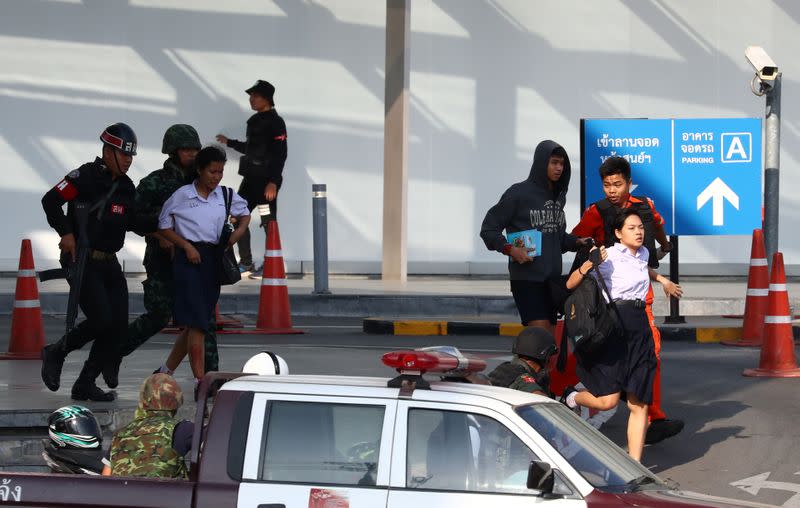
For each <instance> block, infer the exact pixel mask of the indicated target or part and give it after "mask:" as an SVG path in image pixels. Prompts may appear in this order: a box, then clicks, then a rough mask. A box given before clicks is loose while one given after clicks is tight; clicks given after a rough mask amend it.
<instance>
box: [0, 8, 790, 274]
mask: <svg viewBox="0 0 800 508" xmlns="http://www.w3.org/2000/svg"><path fill="white" fill-rule="evenodd" d="M377 4H380V2H376V3H374V4H373V3H370V4H369V6H366V5H365V4H360V3H359V2H357V1H356V0H353V1H352V2H350V3H348V2H337V3H335V4H334V3H331V5H330V6H328V5H326V4H324V3H323V2H296V1H292V0H274V1H273V2H271V3H265V4H264V12H263V13H261V12H253V11H254V9H253V7H252V4H250V3H247V2H241V3H237V2H233V4H232V6H222V7H217V6H214V5H213V4H212V2H210V1H209V0H198V1H197V2H194V3H193V4H192V8H191V9H189V8H184V7H182V5H183V4H181V3H179V2H174V1H169V0H163V1H158V0H128V1H126V0H113V1H102V2H101V1H98V0H84V1H82V2H81V1H76V2H62V1H48V0H8V1H7V2H6V3H5V4H4V12H5V13H9V14H12V15H6V16H3V17H2V18H0V33H1V34H3V35H2V37H0V48H3V49H4V51H3V52H2V53H0V63H2V64H3V65H2V68H6V69H14V70H15V71H14V74H13V75H8V76H10V77H8V78H5V79H4V78H2V76H3V74H2V73H0V107H2V110H3V112H4V114H5V117H6V118H20V119H23V118H24V119H25V121H24V122H23V121H19V122H17V123H15V124H14V125H8V124H5V125H4V126H3V131H2V140H0V153H3V152H7V153H8V154H10V155H11V154H13V155H18V156H19V157H20V158H21V159H22V162H21V163H22V164H25V165H27V166H28V167H29V168H32V171H33V172H34V173H33V174H30V175H28V176H26V177H24V178H26V179H28V180H30V181H31V182H36V183H32V184H28V183H25V182H22V183H20V182H10V183H7V184H6V185H5V186H4V187H0V195H2V197H3V201H4V202H6V203H8V205H7V206H8V207H9V208H7V209H13V210H26V211H27V210H30V213H26V214H21V215H20V218H19V221H18V222H17V223H15V225H14V228H16V229H18V230H21V231H45V230H47V229H48V228H47V225H46V223H45V220H44V216H43V214H42V213H41V209H40V207H39V206H38V200H39V199H40V197H41V194H42V193H43V192H44V191H45V190H46V187H47V186H49V185H52V184H54V183H55V182H57V181H58V179H60V178H61V177H62V176H63V175H64V174H65V173H66V172H67V171H69V170H70V169H72V167H74V166H76V165H77V164H79V163H81V162H84V161H88V160H91V159H92V158H93V157H94V155H95V154H96V153H97V152H98V151H99V142H98V141H97V134H99V132H100V131H101V130H102V128H103V127H104V126H105V125H108V124H110V123H113V122H115V121H126V122H128V123H130V124H131V125H132V126H133V127H134V128H135V129H136V131H137V134H138V135H139V141H140V147H141V155H140V156H139V157H138V158H137V160H136V161H135V162H134V168H135V171H134V173H135V175H136V176H139V177H141V176H143V175H144V174H146V173H147V172H149V171H150V170H153V169H156V168H158V167H160V166H161V162H162V159H163V157H162V156H161V155H160V154H159V153H158V152H159V150H158V149H159V148H160V143H161V136H162V135H163V132H164V130H165V129H166V127H168V126H169V125H171V124H173V123H176V122H181V123H190V124H193V125H195V126H196V127H197V128H198V131H199V132H200V134H201V138H202V139H203V141H204V142H210V141H211V140H212V139H213V136H214V134H216V133H217V132H220V131H224V132H226V134H228V135H230V136H231V137H236V138H240V139H241V138H243V136H244V122H245V120H246V118H247V117H248V115H249V113H250V112H249V110H248V109H247V108H248V105H247V101H246V96H245V95H244V93H243V89H244V88H246V87H247V86H248V85H249V84H251V83H252V81H254V79H256V78H265V79H269V80H271V81H273V83H275V84H276V86H277V88H278V90H277V93H276V103H277V109H278V111H279V112H280V113H281V115H282V116H284V118H285V119H286V122H287V126H288V131H289V159H288V161H287V165H286V170H285V171H286V172H285V175H286V178H285V182H286V184H285V186H284V188H283V189H282V193H281V222H282V240H283V244H284V251H285V253H286V256H287V258H291V259H310V258H311V251H312V240H311V235H310V234H309V233H310V228H311V206H310V199H309V192H310V184H311V183H327V184H328V186H329V191H330V193H331V194H334V193H335V192H337V190H338V191H339V192H340V196H347V198H346V199H340V201H339V203H334V202H333V200H329V206H330V207H331V217H330V219H329V222H328V224H329V229H330V231H329V234H330V238H331V245H330V255H331V259H332V260H337V259H338V260H353V259H373V260H379V259H380V255H381V253H380V243H381V234H380V215H381V214H380V210H382V205H381V203H382V196H381V192H382V187H381V186H380V182H381V179H382V167H383V161H382V152H383V146H382V132H383V123H382V122H383V93H384V81H383V68H384V53H383V49H384V42H385V41H384V30H383V27H382V23H383V21H384V19H385V6H384V5H383V4H380V7H379V8H376V7H375V5H377ZM166 6H176V7H166ZM512 7H513V4H510V3H507V2H500V1H494V0H486V1H481V2H471V3H468V4H465V3H463V2H458V1H456V0H430V1H429V2H428V3H425V2H415V3H414V4H413V8H415V9H417V10H416V14H412V18H414V16H415V15H417V16H425V15H426V12H425V9H429V13H432V12H433V11H434V10H436V11H437V12H439V13H441V15H443V16H445V17H447V18H449V19H450V20H451V21H452V22H453V23H455V24H457V25H459V26H460V27H462V28H463V31H464V32H465V35H464V34H462V35H453V34H445V33H437V32H436V27H433V29H432V30H422V29H418V28H419V27H417V28H415V29H414V33H413V35H412V74H413V75H415V76H417V77H416V80H417V81H416V82H417V83H419V84H420V86H422V87H429V88H427V89H423V88H421V89H418V90H414V89H412V101H411V116H410V118H411V140H412V141H411V142H412V145H411V163H410V165H409V175H410V178H411V179H412V185H410V186H409V194H410V197H409V210H410V212H409V217H410V221H409V246H410V248H409V259H410V260H412V261H416V260H430V261H450V260H452V252H449V251H448V250H447V249H442V248H441V242H440V239H441V238H445V237H448V238H449V237H452V238H453V241H454V242H455V243H457V244H459V245H461V246H462V248H461V249H460V250H458V252H457V255H458V257H463V258H465V259H464V261H465V262H466V261H489V260H491V261H494V260H498V262H502V260H500V259H499V258H498V257H496V255H493V254H492V253H489V252H487V251H486V250H485V247H484V246H483V244H482V242H481V241H480V240H479V238H478V234H477V233H478V229H479V226H480V223H481V221H482V219H483V215H484V213H485V211H486V210H487V209H488V208H489V207H490V206H491V205H492V204H493V203H494V202H496V200H497V199H498V197H499V195H500V193H501V192H502V191H503V190H504V189H505V188H506V187H508V186H509V185H510V184H511V183H513V182H515V181H519V180H522V179H523V178H525V176H526V175H527V173H528V168H529V166H530V154H532V151H533V148H534V146H535V145H536V143H537V142H538V141H539V140H541V139H544V138H554V139H556V140H557V141H559V142H560V143H562V144H563V145H564V146H565V147H566V148H567V150H568V151H569V153H570V155H571V159H572V160H573V161H574V162H573V181H572V182H571V183H572V187H573V191H572V192H571V193H570V196H571V197H570V200H569V202H568V205H567V207H568V218H569V217H572V218H574V220H577V216H576V215H574V210H575V209H577V205H576V203H577V200H578V192H577V189H578V182H577V175H578V174H579V171H578V169H579V168H578V161H579V156H578V155H579V147H578V119H579V118H581V117H586V116H590V117H620V116H665V117H666V116H681V115H680V114H679V113H678V112H675V111H674V105H675V104H684V105H689V106H692V107H696V108H697V109H698V110H702V111H718V110H719V108H720V105H725V104H732V105H733V106H732V108H734V109H735V108H736V107H738V106H739V105H740V104H743V103H746V101H748V100H750V97H745V98H744V99H743V98H742V95H741V94H743V93H744V92H742V91H741V87H738V88H737V87H724V88H723V87H719V86H717V88H716V89H715V88H714V87H707V89H704V90H700V91H698V90H693V89H691V87H687V86H684V84H685V83H686V80H687V78H688V77H689V76H691V75H692V73H699V75H700V76H704V79H707V80H708V82H709V83H719V82H720V78H719V77H718V76H720V75H721V76H723V78H725V79H727V77H730V79H731V80H733V79H736V80H737V82H740V81H742V80H743V79H746V76H745V77H743V76H741V69H740V67H741V66H740V63H739V62H734V61H733V60H731V59H730V58H728V57H727V56H726V55H725V54H723V53H721V52H720V51H718V50H717V49H716V48H715V46H714V44H716V43H718V41H716V40H714V41H710V40H709V39H708V37H707V36H706V34H704V33H702V32H699V31H698V29H697V28H696V26H697V25H696V24H689V23H688V22H685V21H683V20H682V18H681V17H680V16H679V15H677V14H676V13H675V12H674V10H670V8H669V7H668V6H667V4H666V3H665V2H663V1H656V2H651V3H641V2H633V1H631V0H624V1H623V2H622V5H621V6H619V5H617V6H616V7H614V9H608V8H606V7H603V6H599V7H598V6H592V7H578V8H572V9H570V8H566V7H564V6H561V5H557V6H537V10H536V12H535V14H536V15H535V16H533V18H535V21H530V20H528V21H527V22H523V21H521V17H520V16H519V13H518V12H516V11H515V10H513V9H512ZM779 7H780V9H783V10H784V11H786V12H787V13H788V14H790V15H791V16H793V17H794V18H795V19H797V17H796V16H797V8H796V7H792V6H791V4H790V3H788V2H783V3H781V4H779ZM239 8H241V9H240V10H241V11H242V12H232V11H234V10H235V9H239ZM514 8H517V9H518V8H519V7H518V6H517V7H514ZM371 9H372V10H371ZM714 9H719V7H714ZM220 11H224V12H220ZM528 11H530V9H529V8H528ZM713 13H716V14H717V15H721V14H720V11H719V10H715V11H713ZM527 14H531V13H530V12H528V13H527ZM618 14H619V15H621V16H623V19H626V20H628V22H629V24H630V26H629V27H628V28H626V30H628V31H627V32H625V35H627V36H628V37H630V41H629V42H628V43H626V44H624V45H620V47H622V48H623V49H620V50H618V49H604V47H598V48H595V47H592V48H583V47H581V45H580V44H572V45H571V44H563V43H562V41H570V40H574V41H580V40H582V38H583V39H585V40H589V39H591V40H594V38H598V37H600V36H601V35H603V34H606V33H607V31H608V29H609V26H611V25H612V24H613V22H614V20H615V19H616V17H617V15H618ZM581 15H583V16H584V17H590V18H592V21H593V22H592V23H591V24H590V25H587V23H586V22H585V21H583V20H582V18H581ZM533 18H532V19H533ZM526 23H527V24H526ZM698 23H701V22H698ZM552 26H559V27H560V29H559V35H558V37H557V38H558V42H555V41H554V38H555V36H554V35H553V34H552V30H550V27H552ZM412 28H413V23H412ZM653 34H654V35H653ZM646 37H650V38H652V37H657V38H659V40H662V41H666V42H665V44H667V45H668V46H669V48H670V49H671V51H672V52H674V54H676V55H677V57H675V56H669V57H664V56H657V55H649V54H645V53H643V52H638V51H633V50H631V46H633V45H637V44H638V43H639V39H643V38H646ZM618 45H619V44H618ZM500 54H502V58H501V57H500ZM76 55H78V56H76ZM43 62H46V63H47V65H43ZM75 69H77V71H76V70H75ZM426 77H427V78H428V81H425V80H424V79H423V78H426ZM441 77H444V78H447V79H445V80H444V81H442V80H440V83H444V86H441V85H437V86H438V88H435V85H431V84H430V83H432V82H433V81H435V80H436V79H439V78H441ZM414 79H415V78H413V76H412V85H413V84H414V83H415V81H414ZM448 79H449V81H448ZM449 83H457V84H460V85H459V86H461V88H457V90H456V92H453V91H452V89H449V88H448V84H449ZM462 85H463V86H462ZM784 87H785V88H787V89H789V88H793V87H796V84H795V82H794V81H793V80H791V79H787V81H786V82H785V83H784ZM434 88H435V90H434ZM720 90H724V91H720ZM433 92H436V93H433ZM459 94H461V95H459ZM619 97H628V99H627V100H624V99H620V98H619ZM454 98H455V99H457V100H456V102H455V103H453V102H452V101H453V99H454ZM459 108H461V109H460V110H459ZM691 113H692V112H688V114H686V115H683V116H692V114H691ZM459 115H461V116H464V117H468V118H469V119H470V122H467V124H466V125H465V124H462V123H460V122H459V120H460V118H461V116H459ZM470 125H471V126H470ZM784 132H785V134H784V144H783V146H784V150H786V151H787V152H788V154H789V155H790V157H792V158H795V159H798V158H800V152H798V150H800V148H798V143H795V142H793V141H796V140H795V139H794V138H795V137H796V133H797V132H800V130H798V129H793V130H791V129H787V130H786V131H784ZM2 143H5V144H6V145H7V147H4V146H3V145H2ZM229 156H230V160H231V162H230V163H229V164H228V166H227V171H226V177H225V183H226V184H227V185H232V186H235V185H236V184H237V183H238V177H237V176H236V154H234V153H233V152H229ZM67 162H69V164H67ZM331 170H336V171H331ZM334 174H336V175H344V176H346V177H347V178H351V179H352V181H333V180H332V179H331V180H328V181H325V180H327V179H328V178H326V177H328V176H330V175H334ZM375 179H376V180H375ZM365 182H367V183H365ZM15 185H16V186H15ZM337 188H338V189H337ZM345 189H346V190H345ZM34 203H35V204H34ZM11 206H13V207H14V208H11ZM568 220H571V219H568ZM256 223H257V221H253V225H252V227H253V232H254V236H253V247H254V254H255V255H256V256H258V255H260V253H261V252H262V250H261V248H260V247H261V245H260V243H261V241H262V240H261V239H262V238H263V235H259V234H258V233H256V229H255V228H256V227H257V226H256ZM570 225H571V224H570ZM13 233H16V231H14V232H13ZM12 243H15V242H12ZM9 249H10V250H9V251H8V252H5V251H3V252H0V258H14V257H15V256H16V246H15V245H12V246H11V247H9ZM49 249H50V250H49V251H48V252H47V255H48V256H49V257H53V258H54V257H55V247H54V246H52V247H49ZM41 254H42V253H40V255H41ZM126 254H127V255H131V254H132V253H131V252H130V251H129V252H127V253H126Z"/></svg>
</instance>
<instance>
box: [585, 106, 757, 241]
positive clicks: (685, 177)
mask: <svg viewBox="0 0 800 508" xmlns="http://www.w3.org/2000/svg"><path fill="white" fill-rule="evenodd" d="M581 128H582V131H581V135H582V139H583V143H582V146H581V149H582V150H581V161H582V167H581V170H582V172H583V179H582V184H583V187H582V196H583V198H584V199H583V203H582V204H581V206H582V209H585V208H586V207H587V206H588V205H589V204H591V203H593V202H595V201H599V200H601V199H603V198H604V197H605V195H604V193H603V185H602V182H601V181H600V176H599V174H598V171H597V169H598V168H599V166H600V164H602V162H603V161H604V160H606V159H607V158H608V157H610V156H614V155H619V156H622V157H624V158H625V159H627V160H628V161H629V162H630V163H631V177H632V184H633V186H634V188H633V189H632V192H631V194H633V195H645V196H647V197H649V198H651V199H652V200H653V202H654V204H655V206H656V209H657V210H658V211H659V213H660V214H661V216H662V217H663V218H664V221H665V224H664V231H665V232H666V233H667V234H673V235H749V234H751V233H752V231H753V229H756V228H759V227H761V203H762V198H761V196H762V188H761V173H762V171H761V167H762V162H761V120H760V119H758V118H711V119H685V120H669V119H666V120H665V119H657V120H649V119H635V120H628V119H616V120H588V119H585V120H582V121H581Z"/></svg>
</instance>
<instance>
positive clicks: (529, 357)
mask: <svg viewBox="0 0 800 508" xmlns="http://www.w3.org/2000/svg"><path fill="white" fill-rule="evenodd" d="M511 352H512V353H513V354H514V358H513V359H512V360H511V361H510V362H503V363H501V364H500V365H498V366H497V368H495V369H494V370H493V371H492V372H490V373H489V381H491V383H492V385H494V386H505V387H508V388H511V389H512V390H520V391H523V392H528V393H537V394H539V395H544V396H546V397H551V398H552V396H553V394H552V393H551V392H550V371H549V370H548V366H547V365H548V363H549V362H550V357H552V356H553V355H554V354H556V353H558V348H557V347H556V344H555V339H554V338H553V335H551V334H550V332H549V331H547V330H545V329H544V328H539V327H537V326H528V327H525V328H523V329H522V331H521V332H520V333H519V335H517V336H516V337H515V338H514V343H513V345H512V346H511Z"/></svg>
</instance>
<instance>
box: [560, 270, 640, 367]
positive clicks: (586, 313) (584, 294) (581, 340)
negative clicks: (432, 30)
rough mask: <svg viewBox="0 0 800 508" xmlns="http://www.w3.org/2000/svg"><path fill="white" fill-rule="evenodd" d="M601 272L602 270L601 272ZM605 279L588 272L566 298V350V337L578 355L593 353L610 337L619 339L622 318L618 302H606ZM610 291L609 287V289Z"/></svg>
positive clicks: (621, 331)
mask: <svg viewBox="0 0 800 508" xmlns="http://www.w3.org/2000/svg"><path fill="white" fill-rule="evenodd" d="M598 275H599V273H598ZM601 286H602V287H603V289H605V281H603V280H602V277H601V280H600V282H598V281H597V279H595V278H594V277H591V276H586V277H584V278H583V281H581V283H580V284H579V285H578V287H577V288H575V289H574V290H573V291H572V294H570V295H569V297H567V300H566V301H565V302H564V328H565V332H566V333H565V336H564V338H562V343H561V349H562V350H566V347H565V346H566V345H567V344H566V343H565V340H566V338H569V340H570V341H571V342H572V349H573V351H575V352H576V353H578V355H579V356H586V355H592V354H593V353H595V352H597V351H598V350H600V349H601V348H602V347H603V345H605V344H606V343H607V341H608V340H617V339H618V338H620V337H622V336H623V333H624V330H623V328H622V325H621V323H620V320H619V314H618V312H617V308H616V305H614V303H613V302H612V303H606V300H605V298H603V295H602V293H601ZM606 293H608V290H606Z"/></svg>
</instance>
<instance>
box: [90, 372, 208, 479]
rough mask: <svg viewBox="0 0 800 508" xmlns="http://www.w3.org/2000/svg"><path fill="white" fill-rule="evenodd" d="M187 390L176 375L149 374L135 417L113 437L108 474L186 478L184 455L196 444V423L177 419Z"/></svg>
mask: <svg viewBox="0 0 800 508" xmlns="http://www.w3.org/2000/svg"><path fill="white" fill-rule="evenodd" d="M181 405H183V392H181V388H180V386H178V383H176V382H175V379H173V378H172V376H170V375H168V374H162V373H157V374H153V375H151V376H150V377H148V378H147V379H146V380H145V382H144V383H143V384H142V389H141V391H140V393H139V406H138V407H137V408H136V414H135V416H134V420H133V421H132V422H131V423H129V424H128V425H126V426H125V427H123V428H122V429H120V430H118V431H117V433H116V434H114V439H113V440H112V441H111V448H110V450H109V454H108V464H107V466H106V468H104V470H103V474H104V475H114V476H141V477H150V478H186V477H187V471H186V464H185V462H184V456H185V455H186V454H187V453H189V450H190V449H191V446H192V435H193V434H194V424H193V423H192V422H190V421H188V420H183V421H180V422H179V421H177V420H176V419H175V413H176V412H177V411H178V408H180V407H181Z"/></svg>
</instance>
